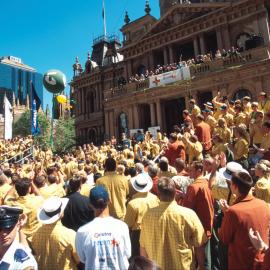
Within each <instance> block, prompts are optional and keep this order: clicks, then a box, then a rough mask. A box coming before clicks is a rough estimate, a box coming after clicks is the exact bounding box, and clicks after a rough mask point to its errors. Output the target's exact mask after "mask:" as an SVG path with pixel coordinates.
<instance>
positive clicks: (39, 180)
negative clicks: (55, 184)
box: [34, 175, 46, 188]
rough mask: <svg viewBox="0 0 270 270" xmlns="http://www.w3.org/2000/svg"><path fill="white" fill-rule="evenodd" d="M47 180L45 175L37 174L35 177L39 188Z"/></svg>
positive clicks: (35, 182)
mask: <svg viewBox="0 0 270 270" xmlns="http://www.w3.org/2000/svg"><path fill="white" fill-rule="evenodd" d="M45 182H46V176H44V175H40V176H37V177H35V179H34V184H35V185H36V186H37V188H41V187H43V186H44V184H45Z"/></svg>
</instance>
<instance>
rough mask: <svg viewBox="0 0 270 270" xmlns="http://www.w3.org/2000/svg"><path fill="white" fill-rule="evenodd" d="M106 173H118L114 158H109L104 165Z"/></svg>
mask: <svg viewBox="0 0 270 270" xmlns="http://www.w3.org/2000/svg"><path fill="white" fill-rule="evenodd" d="M104 168H105V171H106V172H115V171H116V161H115V160H114V159H113V158H107V159H106V161H105V164H104Z"/></svg>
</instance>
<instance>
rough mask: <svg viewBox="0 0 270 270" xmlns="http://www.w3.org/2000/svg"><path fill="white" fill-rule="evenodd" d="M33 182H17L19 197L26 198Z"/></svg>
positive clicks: (16, 187) (23, 179)
mask: <svg viewBox="0 0 270 270" xmlns="http://www.w3.org/2000/svg"><path fill="white" fill-rule="evenodd" d="M30 186H31V181H30V180H29V179H28V178H22V179H20V180H18V181H16V182H15V189H16V191H17V193H18V195H19V196H25V195H27V194H28V193H29V188H30Z"/></svg>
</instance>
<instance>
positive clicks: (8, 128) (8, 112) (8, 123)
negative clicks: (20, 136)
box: [4, 95, 13, 140]
mask: <svg viewBox="0 0 270 270" xmlns="http://www.w3.org/2000/svg"><path fill="white" fill-rule="evenodd" d="M4 109H5V140H10V139H12V122H13V115H12V106H11V104H10V102H9V100H8V98H7V96H6V95H5V97H4Z"/></svg>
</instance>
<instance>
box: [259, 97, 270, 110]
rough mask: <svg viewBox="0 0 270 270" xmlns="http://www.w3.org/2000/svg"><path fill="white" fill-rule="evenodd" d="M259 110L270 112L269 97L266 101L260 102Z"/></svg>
mask: <svg viewBox="0 0 270 270" xmlns="http://www.w3.org/2000/svg"><path fill="white" fill-rule="evenodd" d="M259 110H260V111H262V112H264V113H268V112H270V100H269V99H267V100H266V101H265V102H259Z"/></svg>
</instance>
